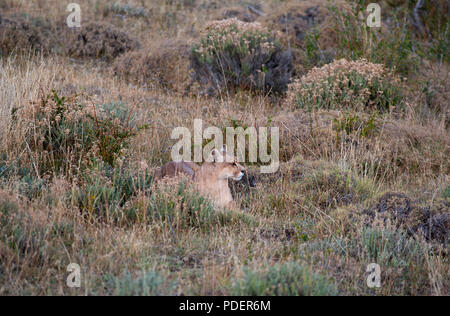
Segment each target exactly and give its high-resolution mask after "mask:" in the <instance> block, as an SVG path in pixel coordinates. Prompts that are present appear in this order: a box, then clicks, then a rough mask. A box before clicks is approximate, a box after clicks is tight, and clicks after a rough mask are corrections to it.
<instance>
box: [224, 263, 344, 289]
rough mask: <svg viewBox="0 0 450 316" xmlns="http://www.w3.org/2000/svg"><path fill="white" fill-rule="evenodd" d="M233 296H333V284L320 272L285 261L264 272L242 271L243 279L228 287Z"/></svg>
mask: <svg viewBox="0 0 450 316" xmlns="http://www.w3.org/2000/svg"><path fill="white" fill-rule="evenodd" d="M231 295H236V296H271V295H279V296H286V295H293V296H296V295H297V296H298V295H302V296H313V295H318V296H323V295H336V292H335V288H334V285H333V284H332V283H330V282H329V281H328V280H327V279H326V278H325V277H323V276H322V275H320V274H316V273H314V272H312V271H311V270H310V269H309V268H306V267H304V266H302V265H300V264H299V263H297V262H287V263H284V264H278V265H275V266H273V267H270V268H269V270H268V271H266V272H259V271H253V270H250V269H248V268H247V269H245V270H244V277H243V279H242V280H237V281H236V284H235V285H234V287H233V288H232V290H231Z"/></svg>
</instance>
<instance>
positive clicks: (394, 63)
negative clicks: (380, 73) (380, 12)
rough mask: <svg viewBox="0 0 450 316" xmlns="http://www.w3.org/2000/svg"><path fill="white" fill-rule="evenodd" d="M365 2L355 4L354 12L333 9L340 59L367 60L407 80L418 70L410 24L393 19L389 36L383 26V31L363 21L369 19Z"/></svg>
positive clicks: (339, 8)
mask: <svg viewBox="0 0 450 316" xmlns="http://www.w3.org/2000/svg"><path fill="white" fill-rule="evenodd" d="M364 2H365V1H360V0H358V1H353V3H352V5H351V9H350V10H349V9H345V8H343V7H339V6H337V5H335V4H333V5H330V6H329V9H330V10H331V12H332V17H333V21H332V25H333V29H334V30H335V34H336V41H337V43H336V46H337V56H336V57H337V58H348V59H352V60H356V59H360V58H365V59H367V60H369V61H370V62H373V63H380V64H384V65H385V66H387V67H388V68H390V69H392V70H394V69H395V70H396V71H397V72H399V73H401V74H402V75H405V76H406V75H407V74H408V73H409V72H410V71H411V70H412V67H413V66H414V62H413V61H412V56H413V54H412V52H413V39H412V34H411V31H410V30H409V29H408V27H407V26H406V25H405V22H406V20H403V21H398V20H397V17H396V15H393V16H392V17H391V18H392V19H393V20H394V21H393V25H391V26H390V31H389V32H382V30H381V28H382V27H383V25H382V27H381V28H376V27H369V26H368V25H367V24H366V23H365V20H364V19H360V18H359V16H366V12H365V10H366V8H367V3H364ZM384 27H386V26H384Z"/></svg>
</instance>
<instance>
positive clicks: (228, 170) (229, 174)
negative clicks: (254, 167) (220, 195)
mask: <svg viewBox="0 0 450 316" xmlns="http://www.w3.org/2000/svg"><path fill="white" fill-rule="evenodd" d="M211 155H212V157H213V159H214V162H213V163H212V164H213V166H214V169H215V170H216V172H217V173H216V176H217V177H218V178H219V179H228V178H231V179H233V180H235V181H239V180H241V179H242V177H243V176H244V171H245V168H244V167H243V166H242V165H241V164H239V162H238V161H237V158H236V157H233V156H230V155H228V154H227V149H226V147H225V146H224V147H223V148H222V150H221V151H218V150H217V149H214V150H213V151H212V153H211Z"/></svg>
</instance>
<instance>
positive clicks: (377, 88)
mask: <svg viewBox="0 0 450 316" xmlns="http://www.w3.org/2000/svg"><path fill="white" fill-rule="evenodd" d="M287 102H288V103H289V104H294V105H295V106H297V107H299V108H302V109H307V110H312V109H338V110H341V109H354V110H360V111H367V110H372V111H373V110H377V111H379V112H386V111H389V110H390V109H391V108H396V107H402V106H403V105H404V100H403V96H402V93H401V88H400V82H399V79H398V78H396V77H395V76H393V75H392V74H391V73H390V72H387V71H386V70H385V69H384V67H383V66H382V65H380V64H372V63H370V62H367V61H366V60H358V61H347V60H345V59H340V60H336V61H334V62H333V63H331V64H327V65H325V66H323V67H321V68H313V69H312V70H311V71H309V72H308V73H307V74H306V75H305V76H303V77H302V78H301V79H299V80H295V81H294V82H293V83H291V84H290V85H289V88H288V93H287Z"/></svg>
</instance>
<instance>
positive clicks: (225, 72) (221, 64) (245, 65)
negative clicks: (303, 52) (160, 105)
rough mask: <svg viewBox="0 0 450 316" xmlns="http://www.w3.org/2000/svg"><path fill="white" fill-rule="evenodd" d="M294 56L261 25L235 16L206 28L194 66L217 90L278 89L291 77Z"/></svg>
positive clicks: (203, 81) (193, 56) (200, 78)
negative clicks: (285, 50)
mask: <svg viewBox="0 0 450 316" xmlns="http://www.w3.org/2000/svg"><path fill="white" fill-rule="evenodd" d="M291 59H292V58H291V55H290V53H289V52H282V50H281V46H280V44H279V43H278V42H277V41H275V40H274V39H273V38H272V36H271V34H270V33H269V31H268V29H266V28H265V27H263V26H262V25H261V24H259V23H257V22H252V23H246V22H242V21H239V20H237V19H236V18H232V19H226V20H221V21H214V22H212V23H211V24H210V25H209V26H208V27H207V28H206V30H205V32H204V33H203V36H202V38H201V39H200V42H199V43H198V44H196V45H194V46H193V47H192V53H191V66H192V68H193V69H194V71H195V73H194V79H195V80H197V81H199V82H200V83H201V84H206V85H210V88H212V89H214V90H220V89H221V88H222V87H223V88H226V89H231V90H233V89H236V88H248V89H262V90H267V91H273V92H278V91H282V90H283V89H285V88H286V86H287V84H288V82H289V80H290V75H291V72H292V64H291Z"/></svg>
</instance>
